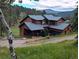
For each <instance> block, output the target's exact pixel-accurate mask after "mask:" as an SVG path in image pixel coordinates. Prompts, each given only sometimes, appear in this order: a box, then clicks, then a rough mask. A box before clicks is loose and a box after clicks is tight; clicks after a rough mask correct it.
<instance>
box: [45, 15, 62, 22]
mask: <svg viewBox="0 0 79 59" xmlns="http://www.w3.org/2000/svg"><path fill="white" fill-rule="evenodd" d="M44 17H45V18H47V19H48V20H53V21H58V20H59V19H60V18H61V17H56V16H53V15H44Z"/></svg>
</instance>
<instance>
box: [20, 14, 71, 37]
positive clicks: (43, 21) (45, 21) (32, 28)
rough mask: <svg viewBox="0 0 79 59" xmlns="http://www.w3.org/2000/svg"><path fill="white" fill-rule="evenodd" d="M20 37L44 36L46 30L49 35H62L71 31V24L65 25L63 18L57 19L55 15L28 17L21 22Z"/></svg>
mask: <svg viewBox="0 0 79 59" xmlns="http://www.w3.org/2000/svg"><path fill="white" fill-rule="evenodd" d="M19 28H20V35H21V36H25V35H32V36H40V35H43V34H44V32H45V30H48V33H49V34H54V35H55V34H60V33H67V32H70V31H71V26H70V24H69V23H65V22H64V19H63V18H62V17H56V16H53V15H43V16H42V15H27V16H26V17H25V18H24V19H23V20H21V21H20V26H19Z"/></svg>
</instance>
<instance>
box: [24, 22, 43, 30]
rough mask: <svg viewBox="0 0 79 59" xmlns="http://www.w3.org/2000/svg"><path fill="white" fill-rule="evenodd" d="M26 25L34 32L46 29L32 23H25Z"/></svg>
mask: <svg viewBox="0 0 79 59" xmlns="http://www.w3.org/2000/svg"><path fill="white" fill-rule="evenodd" d="M25 25H26V26H27V27H28V28H29V29H30V30H31V31H34V30H43V29H44V28H43V26H42V25H39V24H34V23H31V22H25Z"/></svg>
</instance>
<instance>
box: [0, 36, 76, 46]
mask: <svg viewBox="0 0 79 59" xmlns="http://www.w3.org/2000/svg"><path fill="white" fill-rule="evenodd" d="M75 36H76V35H69V36H64V37H51V38H49V39H45V38H41V39H39V38H32V39H28V40H27V39H23V38H20V39H19V40H14V44H13V45H14V47H26V46H36V45H40V44H46V43H57V42H62V41H64V40H74V37H75ZM17 39H18V38H17ZM0 47H8V41H7V40H2V39H1V40H0Z"/></svg>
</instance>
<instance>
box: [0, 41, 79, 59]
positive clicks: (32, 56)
mask: <svg viewBox="0 0 79 59" xmlns="http://www.w3.org/2000/svg"><path fill="white" fill-rule="evenodd" d="M74 43H75V41H64V42H61V43H51V44H44V45H39V46H32V47H25V48H16V53H17V55H18V59H78V58H77V52H78V51H77V46H75V44H74ZM0 59H10V56H9V53H8V49H7V48H1V50H0Z"/></svg>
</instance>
